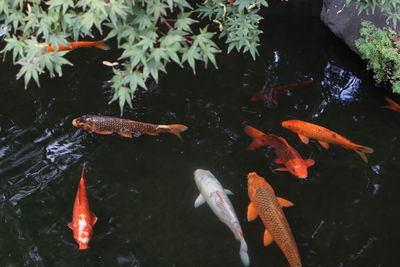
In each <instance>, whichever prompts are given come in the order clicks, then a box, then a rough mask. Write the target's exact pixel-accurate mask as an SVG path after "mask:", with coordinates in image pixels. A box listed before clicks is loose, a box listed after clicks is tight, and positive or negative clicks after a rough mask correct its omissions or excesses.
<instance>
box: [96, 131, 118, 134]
mask: <svg viewBox="0 0 400 267" xmlns="http://www.w3.org/2000/svg"><path fill="white" fill-rule="evenodd" d="M94 132H95V133H98V134H112V133H113V132H112V131H94Z"/></svg>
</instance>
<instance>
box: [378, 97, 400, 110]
mask: <svg viewBox="0 0 400 267" xmlns="http://www.w3.org/2000/svg"><path fill="white" fill-rule="evenodd" d="M385 99H386V101H387V102H389V105H388V106H383V107H382V108H387V109H391V110H394V111H397V112H400V105H399V104H397V103H396V102H394V100H392V99H390V98H389V97H385Z"/></svg>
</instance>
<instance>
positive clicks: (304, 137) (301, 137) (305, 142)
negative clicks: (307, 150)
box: [297, 134, 309, 144]
mask: <svg viewBox="0 0 400 267" xmlns="http://www.w3.org/2000/svg"><path fill="white" fill-rule="evenodd" d="M297 135H298V136H299V138H300V140H301V142H303V143H304V144H308V141H309V139H308V137H307V136H304V135H301V134H297Z"/></svg>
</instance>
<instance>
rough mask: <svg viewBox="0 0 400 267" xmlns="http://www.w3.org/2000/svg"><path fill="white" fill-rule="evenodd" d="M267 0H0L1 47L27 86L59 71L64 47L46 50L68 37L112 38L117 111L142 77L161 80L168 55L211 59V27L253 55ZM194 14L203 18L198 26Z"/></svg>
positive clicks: (181, 61) (185, 60)
mask: <svg viewBox="0 0 400 267" xmlns="http://www.w3.org/2000/svg"><path fill="white" fill-rule="evenodd" d="M261 6H267V3H266V1H265V0H240V1H234V0H229V2H226V1H223V0H206V1H205V2H204V3H202V4H200V5H198V6H196V7H195V8H193V6H192V5H191V4H190V3H189V2H187V0H136V1H135V0H47V1H43V0H1V1H0V25H4V26H3V27H0V37H1V36H3V37H4V40H5V47H4V48H3V50H2V53H4V54H5V53H7V52H9V53H11V55H12V59H13V62H14V64H18V65H20V66H21V68H20V70H19V72H18V74H17V78H19V77H22V76H24V79H25V87H26V86H27V85H28V84H29V81H30V80H31V79H33V80H34V81H35V82H36V83H37V84H38V85H39V75H40V74H42V73H44V72H45V71H46V70H47V71H48V72H49V74H50V76H54V75H56V74H58V75H62V66H63V65H66V64H69V65H72V64H71V62H69V61H68V60H67V59H66V58H65V55H66V54H67V53H68V51H66V52H48V51H47V50H46V46H47V45H52V46H53V47H54V48H55V49H58V45H63V46H68V42H70V41H78V40H82V39H84V38H86V37H90V38H95V37H97V38H98V36H99V35H100V36H102V38H104V39H106V40H107V39H111V38H113V39H116V40H117V43H118V47H119V48H121V49H122V53H121V56H120V57H119V58H118V64H117V63H114V64H109V65H110V66H111V67H112V68H113V74H114V76H113V77H112V79H111V80H112V88H113V89H114V95H113V97H112V99H111V102H112V101H116V100H118V102H119V106H120V109H121V112H122V110H123V108H124V105H125V104H126V103H127V104H128V105H129V106H132V101H131V99H132V98H133V95H134V93H135V91H136V90H137V89H138V88H143V89H146V81H147V80H149V79H151V78H152V79H154V80H156V81H158V79H159V73H160V72H166V65H167V63H169V62H173V63H175V64H178V65H180V66H182V67H183V66H185V65H188V66H190V67H191V68H192V70H193V72H195V70H196V62H199V61H200V62H204V64H205V66H206V67H207V64H208V63H209V62H211V63H212V64H213V65H214V66H215V67H217V62H216V58H215V55H216V54H217V53H219V52H220V49H219V48H218V46H217V45H216V43H215V42H214V40H213V37H214V36H215V35H216V33H215V32H213V31H212V30H213V28H214V29H217V30H219V33H218V34H217V35H219V37H220V38H224V39H225V42H226V43H227V44H228V52H229V51H231V50H232V49H236V50H237V51H242V52H250V54H251V55H252V56H253V58H254V57H255V56H256V54H257V46H258V42H259V34H260V33H261V31H260V30H259V29H258V28H257V27H258V24H259V21H260V20H261V17H260V16H259V15H257V12H258V11H259V10H260V8H261ZM196 18H199V19H201V20H202V22H204V23H203V24H206V26H205V27H200V26H199V23H198V21H197V20H196Z"/></svg>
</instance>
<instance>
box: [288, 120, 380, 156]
mask: <svg viewBox="0 0 400 267" xmlns="http://www.w3.org/2000/svg"><path fill="white" fill-rule="evenodd" d="M282 126H283V127H285V128H287V129H289V130H291V131H292V132H295V133H297V135H298V136H299V138H300V140H301V141H302V142H303V143H305V144H308V141H309V138H312V139H315V140H317V141H318V143H319V144H320V145H321V146H322V147H323V148H325V149H328V148H329V143H330V144H336V145H339V146H341V147H344V148H346V149H351V150H354V152H356V153H357V154H358V155H359V156H360V157H361V158H362V159H363V161H364V162H368V160H367V157H366V156H365V154H364V153H373V152H374V150H373V149H372V148H370V147H366V146H361V145H357V144H355V143H353V142H351V141H350V140H349V139H347V138H345V137H343V136H341V135H340V134H338V133H335V132H333V131H331V130H329V129H326V128H324V127H322V126H319V125H316V124H312V123H309V122H305V121H300V120H289V121H284V122H282Z"/></svg>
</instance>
